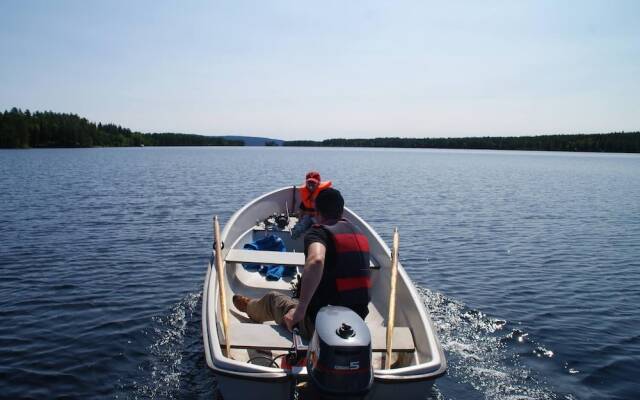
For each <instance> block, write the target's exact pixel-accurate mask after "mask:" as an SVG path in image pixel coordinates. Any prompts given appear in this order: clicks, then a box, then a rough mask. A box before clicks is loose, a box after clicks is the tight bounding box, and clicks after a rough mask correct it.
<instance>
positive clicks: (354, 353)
mask: <svg viewBox="0 0 640 400" xmlns="http://www.w3.org/2000/svg"><path fill="white" fill-rule="evenodd" d="M307 371H308V373H309V377H310V381H311V383H312V384H313V386H314V387H315V389H317V390H318V391H320V392H321V393H324V394H326V395H333V396H360V395H364V394H366V393H367V392H368V391H369V390H370V389H371V385H372V384H373V368H372V366H371V334H370V333H369V328H367V325H366V324H365V323H364V321H363V320H362V318H360V316H359V315H358V314H356V313H355V312H354V311H352V310H351V309H349V308H346V307H340V306H326V307H323V308H321V309H320V311H319V312H318V315H317V316H316V324H315V333H314V334H313V338H312V339H311V342H310V343H309V350H308V353H307Z"/></svg>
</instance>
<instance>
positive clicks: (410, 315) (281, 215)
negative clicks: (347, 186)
mask: <svg viewBox="0 0 640 400" xmlns="http://www.w3.org/2000/svg"><path fill="white" fill-rule="evenodd" d="M295 192H296V190H295V187H294V188H291V187H287V188H282V189H279V190H275V191H273V192H271V193H267V194H265V195H263V196H261V197H258V198H257V199H255V200H253V201H251V202H250V203H249V204H247V205H245V206H244V207H242V208H241V209H240V210H238V211H237V212H236V213H235V214H233V216H232V217H231V219H230V220H229V221H228V222H227V224H226V226H225V227H224V229H223V230H222V233H221V234H220V238H219V240H220V241H221V243H222V244H223V245H224V246H223V247H222V250H221V251H220V253H221V254H220V256H221V257H220V259H221V260H222V263H221V264H222V270H223V271H224V273H223V274H222V275H223V276H222V279H223V282H222V287H224V289H225V298H226V304H227V309H228V310H227V311H226V314H227V315H228V317H226V318H228V319H227V321H228V322H227V326H228V335H229V337H228V338H225V329H224V327H223V319H224V318H223V314H224V313H223V312H222V311H223V310H221V303H222V302H221V296H220V294H221V293H220V289H219V288H220V286H221V285H220V283H219V282H218V274H217V270H216V266H215V265H214V264H215V262H214V259H215V257H212V258H211V261H210V262H209V265H208V267H207V273H206V277H205V281H204V291H203V297H202V331H203V338H204V349H205V355H206V361H207V365H208V366H209V368H211V369H212V370H213V372H214V374H215V376H216V380H217V382H218V387H219V390H220V392H221V394H222V395H223V397H224V398H225V399H227V400H229V399H288V398H290V396H291V394H292V391H293V390H294V388H295V384H296V383H300V382H306V381H308V380H309V374H308V371H307V368H305V367H304V366H301V367H294V368H281V364H279V363H278V362H277V360H278V359H280V360H281V359H282V358H283V355H285V354H287V353H288V352H289V351H290V350H291V348H292V346H293V342H292V335H291V333H290V332H289V331H288V330H287V329H286V328H285V327H282V326H279V325H276V324H275V323H262V324H260V323H255V322H252V321H251V320H250V319H249V318H248V317H247V315H246V314H244V313H242V312H240V311H239V310H237V309H236V308H235V307H234V306H233V304H232V301H231V298H232V296H233V295H234V294H241V295H244V296H249V297H253V298H258V297H260V296H262V295H263V294H265V293H267V292H269V291H273V290H275V291H280V292H282V293H288V294H290V293H291V281H292V278H283V279H280V280H277V281H271V280H267V279H265V277H264V276H263V275H261V274H260V273H258V272H256V271H252V270H250V269H247V268H245V266H244V265H243V264H248V263H249V264H266V265H287V266H295V267H294V268H298V270H299V271H300V272H301V271H302V268H303V265H304V261H305V260H304V249H303V240H302V239H301V238H299V239H296V240H294V239H292V236H291V228H292V227H293V226H294V224H295V223H296V221H297V219H296V218H295V217H294V216H293V214H294V211H295V210H294V204H295V203H296V200H295V198H296V193H295ZM344 217H345V218H346V219H348V220H349V221H351V222H352V223H353V224H355V225H357V226H358V227H359V228H360V230H361V231H362V232H363V233H364V234H365V235H366V236H367V238H368V240H369V247H370V265H371V281H372V288H371V291H370V293H371V302H370V304H369V314H368V316H367V317H366V319H365V321H364V322H365V323H366V326H367V327H368V329H369V332H370V338H371V351H372V353H371V354H372V357H371V360H372V366H373V384H372V386H371V389H370V391H369V392H368V394H366V397H365V398H367V399H388V398H392V397H393V396H402V398H403V399H412V398H421V399H423V398H425V396H426V395H427V394H428V393H429V390H430V387H431V386H432V385H433V383H434V381H435V380H436V379H437V378H438V377H440V376H442V375H443V374H444V373H445V372H446V361H445V357H444V353H443V351H442V347H441V346H440V343H439V341H438V338H437V337H436V332H435V329H434V326H433V323H432V322H431V319H430V318H429V315H428V313H427V311H426V310H425V308H424V307H423V304H422V301H421V299H420V297H419V295H418V293H417V291H416V289H415V287H414V285H413V283H412V282H411V280H410V278H409V276H408V275H407V274H406V272H405V271H404V269H403V268H402V265H401V264H400V263H398V270H397V271H398V272H397V286H396V288H397V289H396V297H395V298H396V304H397V306H396V307H395V308H396V315H395V324H394V329H393V341H392V344H393V345H392V349H391V354H392V356H391V359H390V363H391V368H390V369H385V368H384V367H385V365H384V363H385V359H386V354H387V352H386V351H387V349H386V335H387V333H386V330H387V319H388V317H387V314H388V310H389V302H390V300H389V293H390V291H391V284H390V281H391V265H392V260H391V251H390V249H389V247H388V246H387V245H386V244H385V243H384V242H383V240H382V239H381V238H380V236H379V235H378V234H377V233H376V232H375V231H374V230H373V229H372V228H371V227H370V226H369V225H368V224H367V223H366V222H365V221H363V220H362V219H361V218H360V217H358V216H357V215H356V214H355V213H354V212H352V211H351V210H349V209H348V208H346V207H345V210H344ZM278 223H279V224H278ZM266 235H276V236H278V237H279V238H281V239H282V240H283V242H284V244H285V246H286V249H287V251H286V252H276V251H256V250H247V249H244V245H245V244H248V243H251V242H254V241H256V240H258V239H260V238H264V237H265V236H266ZM214 253H215V251H214ZM227 340H229V347H230V353H229V354H227V353H226V345H227Z"/></svg>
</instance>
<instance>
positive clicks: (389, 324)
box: [384, 228, 400, 369]
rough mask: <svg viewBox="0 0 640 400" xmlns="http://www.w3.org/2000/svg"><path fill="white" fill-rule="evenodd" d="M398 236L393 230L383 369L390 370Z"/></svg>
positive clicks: (396, 231)
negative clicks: (385, 352)
mask: <svg viewBox="0 0 640 400" xmlns="http://www.w3.org/2000/svg"><path fill="white" fill-rule="evenodd" d="M399 244H400V235H399V234H398V228H395V229H394V230H393V246H392V248H391V290H390V291H389V317H388V318H387V356H386V357H385V363H384V364H385V366H384V368H385V369H390V368H391V353H392V351H393V327H394V324H395V319H396V282H397V281H398V247H399Z"/></svg>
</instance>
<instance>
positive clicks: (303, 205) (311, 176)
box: [291, 171, 331, 239]
mask: <svg viewBox="0 0 640 400" xmlns="http://www.w3.org/2000/svg"><path fill="white" fill-rule="evenodd" d="M329 187H331V181H325V182H322V180H321V179H320V173H319V172H316V171H309V172H307V175H306V176H305V181H304V185H302V186H300V187H298V192H299V193H300V214H299V219H298V223H296V225H295V226H294V227H293V229H291V237H293V238H294V239H297V238H298V237H300V236H301V235H302V234H303V233H304V232H306V231H307V230H308V229H309V228H310V227H311V225H313V224H314V223H315V222H316V221H315V218H316V198H317V197H318V194H319V193H320V192H321V191H323V190H324V189H327V188H329Z"/></svg>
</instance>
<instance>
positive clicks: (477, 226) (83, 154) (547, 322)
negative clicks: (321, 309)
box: [0, 148, 640, 400]
mask: <svg viewBox="0 0 640 400" xmlns="http://www.w3.org/2000/svg"><path fill="white" fill-rule="evenodd" d="M309 169H317V170H319V171H320V172H321V174H322V176H323V178H325V179H331V180H332V181H333V183H334V186H335V187H337V188H338V189H340V190H341V191H342V192H343V194H344V197H345V199H346V202H347V206H348V207H350V208H351V209H352V210H354V211H355V212H356V213H358V214H359V215H360V216H362V217H363V218H364V219H365V220H366V221H367V222H369V223H370V224H371V225H372V226H373V228H374V229H376V230H377V231H378V232H379V233H380V235H381V236H382V237H383V238H384V239H385V240H386V241H387V242H388V243H390V239H391V233H392V231H393V228H394V227H395V226H397V227H398V228H399V231H400V249H401V250H400V259H401V261H402V262H403V265H404V266H405V268H406V269H407V272H408V273H409V275H410V276H411V277H412V279H413V280H414V282H415V283H416V285H417V286H418V288H419V290H420V292H421V295H422V297H423V300H424V303H425V305H426V306H427V307H428V308H429V310H430V312H431V314H432V318H433V319H434V322H435V323H436V325H437V327H438V332H439V335H440V339H441V341H442V344H443V347H444V349H445V351H446V355H447V358H448V361H449V373H448V374H447V375H446V376H445V377H444V378H442V379H440V380H438V383H437V387H436V390H435V391H434V393H431V396H432V397H435V398H439V399H506V398H509V399H604V398H607V399H634V398H638V396H640V384H639V383H638V382H639V379H638V377H639V376H640V310H639V307H638V304H640V157H639V156H638V155H612V154H584V153H576V154H573V153H545V152H506V151H505V152H498V151H446V150H394V149H385V150H375V149H329V150H327V149H306V148H125V149H55V150H53V149H52V150H0V243H1V244H2V245H1V247H0V321H1V323H0V398H7V399H16V398H37V399H50V398H57V397H64V398H83V399H84V398H118V399H165V398H185V399H186V398H214V397H215V393H216V380H215V376H214V375H213V374H212V373H211V372H210V371H209V370H208V369H207V367H206V364H205V360H204V353H203V344H202V337H201V325H200V324H201V304H200V302H201V296H202V284H203V280H204V275H205V269H206V264H207V260H208V258H209V256H210V253H211V246H212V227H211V219H212V216H213V215H214V214H218V215H220V217H221V219H222V222H223V223H225V222H226V221H227V220H228V219H229V217H230V216H231V214H232V213H233V212H235V211H236V210H237V209H238V208H240V207H241V206H242V205H244V204H245V203H247V202H248V201H250V200H251V199H253V198H254V197H256V196H258V195H260V194H262V193H264V192H267V191H271V190H273V189H276V188H279V187H283V186H289V185H292V184H299V183H301V181H302V178H303V176H304V173H305V172H306V171H307V170H309ZM227 400H229V399H227Z"/></svg>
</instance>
